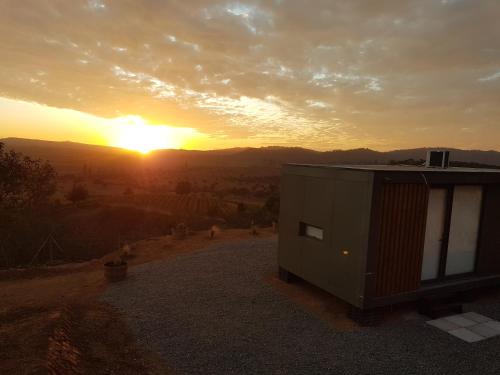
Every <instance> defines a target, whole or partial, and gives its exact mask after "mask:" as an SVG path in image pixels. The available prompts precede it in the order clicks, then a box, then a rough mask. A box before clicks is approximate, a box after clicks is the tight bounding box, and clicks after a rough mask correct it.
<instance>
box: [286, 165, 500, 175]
mask: <svg viewBox="0 0 500 375" xmlns="http://www.w3.org/2000/svg"><path fill="white" fill-rule="evenodd" d="M285 165H290V166H297V167H311V168H335V169H349V170H357V171H382V172H431V173H432V172H435V173H500V169H491V168H490V169H488V168H464V167H449V168H428V167H423V166H415V165H337V164H296V163H288V164H285Z"/></svg>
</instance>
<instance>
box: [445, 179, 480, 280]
mask: <svg viewBox="0 0 500 375" xmlns="http://www.w3.org/2000/svg"><path fill="white" fill-rule="evenodd" d="M481 202H482V187H481V186H455V189H454V193H453V206H452V210H451V222H450V235H449V241H448V255H447V258H446V275H456V274H462V273H468V272H473V271H474V265H475V261H476V248H477V237H478V232H479V220H480V215H481Z"/></svg>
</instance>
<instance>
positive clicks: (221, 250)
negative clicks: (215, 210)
mask: <svg viewBox="0 0 500 375" xmlns="http://www.w3.org/2000/svg"><path fill="white" fill-rule="evenodd" d="M276 271H277V264H276V241H275V240H268V239H255V240H246V241H238V242H233V243H226V244H220V245H213V246H211V247H209V248H207V249H205V250H203V251H200V252H196V253H192V254H190V255H185V256H180V257H178V258H175V259H173V260H167V261H162V262H154V263H147V264H144V265H141V266H137V267H134V268H133V269H131V272H130V277H129V278H128V279H127V280H126V281H124V282H122V283H117V284H114V285H112V286H110V287H109V288H108V290H107V292H106V293H105V295H104V297H103V298H104V299H105V300H106V301H108V302H109V303H111V304H113V305H114V306H116V307H117V308H119V309H120V310H121V311H122V312H123V313H124V314H125V316H126V318H127V320H128V323H129V325H130V326H131V328H132V330H133V332H134V333H135V335H136V336H137V339H138V341H139V343H140V344H141V345H142V346H144V347H145V348H147V349H150V350H153V351H156V352H157V353H158V354H159V355H160V356H161V357H162V358H163V359H164V360H165V362H166V363H167V365H169V366H170V367H172V368H174V369H175V370H177V371H178V373H181V374H183V373H184V374H306V373H307V374H500V338H498V337H497V338H492V339H488V340H485V341H482V342H478V343H474V344H469V343H466V342H463V341H461V340H458V339H456V338H454V337H453V336H451V335H448V334H446V333H444V332H441V331H439V330H438V329H436V328H434V327H430V326H428V325H426V324H425V320H424V319H423V318H422V319H415V320H411V321H407V322H403V323H397V324H393V325H384V326H381V327H376V328H366V329H362V330H360V331H356V332H339V331H336V330H335V329H334V328H333V327H331V325H329V324H328V323H327V322H324V321H322V320H321V319H320V318H318V317H316V316H314V315H312V314H310V313H309V312H307V311H305V310H304V309H303V308H302V307H301V306H300V305H298V304H296V303H294V302H292V301H291V300H289V299H288V298H287V297H286V296H284V295H283V294H281V293H279V292H278V291H276V290H275V289H274V288H273V287H272V286H271V285H270V284H268V283H267V282H266V281H265V280H264V278H265V277H266V276H268V275H270V274H271V273H273V272H276ZM469 309H473V310H474V311H476V312H478V313H482V314H484V315H487V316H489V317H491V318H494V319H499V318H500V304H495V305H484V306H479V305H478V306H469Z"/></svg>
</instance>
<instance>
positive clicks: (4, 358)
mask: <svg viewBox="0 0 500 375" xmlns="http://www.w3.org/2000/svg"><path fill="white" fill-rule="evenodd" d="M271 235H272V233H271V232H270V231H268V230H265V231H262V233H260V237H269V236H271ZM249 236H250V235H249V233H248V231H246V230H228V231H223V232H220V233H218V234H217V236H216V238H215V239H213V240H209V239H208V236H207V233H196V234H193V235H192V236H189V237H188V238H187V239H186V240H182V241H175V240H173V239H172V237H171V236H165V237H158V238H153V239H149V240H145V241H140V242H138V243H136V244H134V245H133V247H132V255H133V258H132V259H130V261H129V264H130V266H131V267H133V266H134V265H137V264H142V263H146V262H150V261H153V260H158V259H168V258H172V257H175V256H179V255H182V254H187V253H190V252H192V251H195V250H198V249H201V248H203V247H204V246H206V245H207V243H219V242H225V241H228V240H229V241H230V240H235V239H242V238H248V237H249ZM116 255H117V254H110V255H107V256H106V257H104V258H103V259H101V260H99V261H94V262H88V263H85V264H83V265H80V266H77V267H75V266H74V265H67V266H62V267H53V268H45V269H39V270H36V269H35V270H34V269H30V270H22V271H19V270H16V271H11V272H2V273H1V274H0V374H46V373H52V374H168V373H172V371H170V370H169V369H168V368H167V366H166V365H165V364H164V363H162V362H161V361H160V360H159V358H157V357H156V356H154V355H152V354H150V353H149V352H147V351H145V350H143V349H142V348H141V347H139V346H138V345H137V343H136V341H135V340H134V339H133V336H132V335H131V333H130V331H129V329H128V327H127V325H126V324H125V323H124V320H123V319H122V316H121V315H120V314H119V313H118V312H117V311H116V310H115V309H114V308H112V307H111V306H109V305H108V304H106V303H104V302H102V301H100V300H99V297H100V296H101V294H102V293H103V292H104V290H105V289H106V287H107V284H106V282H105V280H104V277H103V272H102V263H103V262H104V261H107V260H109V259H112V258H114V257H116Z"/></svg>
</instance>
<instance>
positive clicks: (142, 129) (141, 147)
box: [109, 116, 199, 154]
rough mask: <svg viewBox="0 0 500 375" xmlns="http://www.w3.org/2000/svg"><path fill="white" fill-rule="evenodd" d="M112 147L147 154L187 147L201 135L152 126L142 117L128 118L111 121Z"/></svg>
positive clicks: (187, 130)
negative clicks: (154, 151)
mask: <svg viewBox="0 0 500 375" xmlns="http://www.w3.org/2000/svg"><path fill="white" fill-rule="evenodd" d="M111 128H112V129H111V137H110V138H111V139H109V143H110V144H111V145H112V146H116V147H121V148H125V149H128V150H133V151H138V152H140V153H142V154H147V153H149V152H151V151H153V150H159V149H172V148H174V149H177V148H182V147H185V146H186V144H188V143H189V142H191V141H193V138H195V137H196V136H197V135H198V136H199V133H198V132H197V131H196V130H194V129H192V128H176V127H172V126H168V125H151V124H148V123H147V122H146V121H145V120H144V119H142V118H141V117H140V116H126V117H119V118H117V119H114V120H111Z"/></svg>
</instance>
